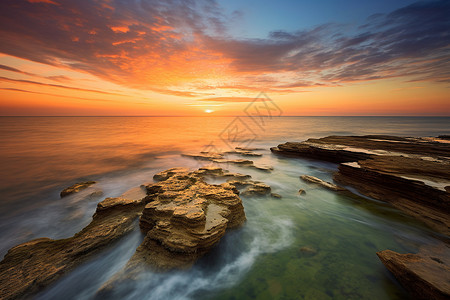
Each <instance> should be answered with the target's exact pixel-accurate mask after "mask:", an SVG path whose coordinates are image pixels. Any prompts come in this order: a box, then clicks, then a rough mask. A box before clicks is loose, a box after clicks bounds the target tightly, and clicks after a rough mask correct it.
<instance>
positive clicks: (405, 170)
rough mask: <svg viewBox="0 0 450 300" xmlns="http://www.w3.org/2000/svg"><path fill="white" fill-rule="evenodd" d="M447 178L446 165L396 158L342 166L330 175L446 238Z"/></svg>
mask: <svg viewBox="0 0 450 300" xmlns="http://www.w3.org/2000/svg"><path fill="white" fill-rule="evenodd" d="M449 178H450V164H449V163H448V162H433V161H425V160H421V159H415V158H409V157H399V156H395V157H392V156H391V157H390V156H379V157H374V158H372V159H369V160H364V161H359V162H358V163H343V164H341V165H340V166H339V172H337V173H336V174H335V175H334V180H335V181H336V182H340V183H343V184H345V185H350V186H353V187H355V188H356V189H357V190H358V191H359V192H361V193H363V194H365V195H367V196H370V197H373V198H375V199H378V200H381V201H385V202H389V203H391V204H392V205H393V206H395V207H396V208H398V209H400V210H402V211H404V212H405V213H407V214H409V215H411V216H413V217H415V218H416V219H419V220H421V221H422V222H424V223H425V224H427V225H428V226H429V227H430V228H433V229H434V230H436V231H438V232H441V233H443V234H446V235H450V214H449V212H450V193H449V192H448V191H447V190H446V189H445V186H446V185H447V184H446V182H447V180H448V179H449Z"/></svg>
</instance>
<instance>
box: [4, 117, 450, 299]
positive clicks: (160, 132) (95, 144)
mask: <svg viewBox="0 0 450 300" xmlns="http://www.w3.org/2000/svg"><path fill="white" fill-rule="evenodd" d="M233 121H235V119H234V118H210V117H206V118H146V117H98V118H97V117H50V118H46V117H38V118H34V117H26V118H22V117H20V118H19V117H14V118H10V117H4V118H3V117H2V118H0V138H1V140H2V143H1V144H0V153H1V164H2V166H3V168H2V169H1V170H0V174H1V179H2V181H1V182H2V183H1V186H0V192H1V195H2V201H1V203H0V217H1V221H0V232H1V236H2V244H1V245H0V252H1V255H4V254H5V253H6V251H7V249H9V248H10V247H12V246H14V245H15V244H18V243H21V242H24V241H27V240H30V239H32V238H37V237H42V236H46V237H51V238H63V237H68V236H71V235H73V234H74V233H76V232H78V231H79V230H80V229H81V228H83V227H84V226H85V225H87V224H88V223H89V222H90V220H91V216H92V214H93V212H94V211H95V206H96V204H97V203H98V202H99V201H101V200H102V199H103V198H104V197H111V196H119V195H120V194H122V193H123V192H125V191H126V190H128V189H130V188H133V187H135V186H139V185H140V184H142V183H144V182H151V178H152V176H153V174H154V173H156V172H158V171H160V170H164V169H167V168H170V167H176V166H187V167H190V168H197V167H199V166H201V165H202V163H199V162H198V161H195V160H193V159H190V158H186V157H182V156H180V153H182V152H198V151H201V150H211V146H208V145H210V143H211V142H213V144H214V147H215V148H217V149H218V150H226V149H227V147H228V144H231V146H236V145H237V146H239V145H242V146H245V145H250V146H255V147H261V148H264V149H266V150H261V151H259V152H260V153H262V154H263V156H262V157H260V158H258V157H257V158H251V159H253V160H254V161H255V164H257V165H258V164H261V165H271V166H273V167H274V171H273V172H272V173H265V172H261V171H258V170H255V169H248V168H242V167H238V166H233V165H225V166H223V167H227V168H228V169H230V170H231V171H236V172H240V173H245V174H250V175H252V177H253V178H254V179H256V180H261V181H264V182H266V183H268V184H270V185H271V186H272V189H273V192H275V193H278V194H280V195H282V196H283V198H282V199H274V198H270V197H267V198H250V197H247V198H246V197H243V201H244V207H245V212H246V215H247V219H248V221H247V223H246V224H245V226H244V227H243V228H241V229H239V230H235V231H232V232H230V233H229V234H227V235H226V237H225V238H224V239H223V240H222V241H221V242H220V244H219V245H218V246H217V247H215V248H214V249H213V251H212V252H211V253H210V254H208V255H207V256H206V257H204V258H202V259H201V260H200V261H199V262H198V263H197V264H196V265H195V266H194V267H193V268H192V269H190V270H187V271H179V272H171V273H169V274H154V273H150V272H149V273H145V274H142V276H141V278H139V279H138V280H136V281H134V282H127V283H124V284H122V285H118V286H117V287H116V288H115V291H114V292H115V294H114V296H115V298H117V299H255V298H257V299H362V298H363V299H404V298H405V297H406V295H405V293H404V291H403V290H402V289H401V288H400V287H399V286H398V285H397V284H396V283H395V280H393V279H392V277H391V276H390V274H389V273H388V272H387V271H386V269H385V268H384V266H383V265H382V264H381V263H380V262H379V260H378V258H377V256H376V255H375V252H376V251H380V250H384V249H392V250H395V251H400V252H408V251H415V250H416V249H417V247H418V246H419V245H421V244H424V243H433V241H434V238H433V237H432V236H431V232H430V231H429V230H427V229H426V228H424V227H423V226H422V225H421V224H419V223H418V222H416V221H414V220H413V219H411V218H410V217H408V216H405V215H404V214H402V213H401V212H399V211H397V210H396V209H393V208H392V207H390V206H389V205H386V204H383V203H381V202H378V201H374V200H370V199H365V198H363V197H357V196H355V197H349V196H342V195H337V194H335V193H333V192H330V191H327V190H323V189H320V188H316V187H314V186H311V185H308V184H307V183H304V182H302V181H300V180H299V176H300V175H302V174H308V175H313V176H316V177H319V178H321V179H324V180H327V181H331V178H332V173H333V171H335V170H336V168H337V166H336V165H335V164H331V163H324V162H319V161H313V160H306V159H295V158H282V157H277V156H274V155H272V154H271V153H270V151H269V150H268V148H269V147H272V146H276V145H277V144H279V143H282V142H285V141H295V140H298V141H301V140H304V139H306V138H309V137H322V136H327V135H332V134H334V135H338V134H395V135H402V136H435V135H439V134H450V127H449V124H450V122H449V121H450V119H449V118H406V117H403V118H394V117H383V118H376V117H282V118H276V119H275V118H274V119H272V120H269V121H267V122H266V123H265V124H264V126H262V127H260V126H257V125H256V124H255V123H252V122H253V120H252V119H250V118H241V119H239V121H240V122H244V123H245V126H247V127H242V126H241V127H242V128H244V129H247V131H248V132H247V133H246V134H245V135H244V136H243V137H242V139H235V140H232V139H229V136H230V130H229V129H230V127H229V124H230V123H232V122H233ZM248 129H249V130H248ZM84 179H89V180H96V181H98V184H96V185H95V186H94V187H95V188H96V189H101V190H102V191H103V195H101V196H97V197H92V196H88V193H87V192H85V193H83V192H81V193H79V194H76V195H71V196H68V197H65V198H63V199H60V198H59V192H60V190H61V189H62V188H64V187H66V186H69V185H71V184H73V183H75V182H77V181H79V180H84ZM299 189H304V190H305V191H306V194H305V195H301V196H299V195H298V193H297V191H298V190H299ZM136 228H137V225H136ZM142 238H143V237H142V236H141V234H140V232H139V230H138V229H136V230H135V231H134V232H133V233H131V234H129V235H128V236H126V237H125V238H123V239H121V240H119V241H118V242H117V243H115V244H114V245H111V248H110V249H107V250H105V251H103V252H102V253H100V254H98V255H97V256H95V257H94V258H93V259H91V260H90V261H89V262H87V263H85V264H84V265H82V266H80V267H79V268H77V269H76V270H74V271H73V272H71V273H70V274H68V275H66V276H65V277H64V278H62V279H61V280H59V281H58V282H56V283H55V284H54V285H52V286H51V287H49V288H47V289H46V290H44V291H43V292H42V293H40V294H39V295H38V296H37V298H38V299H61V298H65V299H92V298H94V297H95V294H96V291H97V290H98V289H99V288H100V287H101V286H102V284H103V283H104V282H106V281H107V280H108V279H109V278H110V276H112V274H114V273H115V272H116V271H117V270H119V269H120V268H121V267H122V266H123V265H124V264H125V263H126V261H127V260H128V259H129V258H130V257H131V256H132V255H133V253H134V250H135V249H136V247H137V245H139V243H140V242H141V241H142Z"/></svg>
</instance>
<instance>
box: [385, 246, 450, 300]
mask: <svg viewBox="0 0 450 300" xmlns="http://www.w3.org/2000/svg"><path fill="white" fill-rule="evenodd" d="M377 255H378V257H379V258H380V260H381V262H382V263H383V264H384V265H385V266H386V268H387V269H388V270H389V271H391V273H392V274H394V276H395V277H396V278H397V280H398V281H399V282H400V283H401V284H402V285H403V287H405V289H406V290H408V291H409V292H410V293H411V296H413V297H414V298H415V299H436V300H440V299H450V248H449V246H448V245H446V244H441V245H438V246H426V247H422V248H421V249H420V251H419V253H417V254H399V253H396V252H394V251H391V250H384V251H381V252H377Z"/></svg>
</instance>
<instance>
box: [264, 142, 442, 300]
mask: <svg viewBox="0 0 450 300" xmlns="http://www.w3.org/2000/svg"><path fill="white" fill-rule="evenodd" d="M271 151H272V152H273V153H275V154H279V155H284V156H291V157H304V158H311V159H319V160H324V161H329V162H334V163H339V168H338V171H337V172H336V173H335V174H334V177H333V179H334V181H336V182H338V183H340V184H343V185H345V186H351V187H353V188H355V189H357V190H358V191H359V192H360V193H362V194H364V195H367V196H369V197H372V198H375V199H377V200H381V201H385V202H389V203H391V204H392V205H393V206H395V207H396V208H398V209H400V210H402V211H404V212H405V213H407V214H409V215H411V216H413V217H415V218H416V219H418V220H420V221H422V222H423V223H425V224H426V225H428V226H429V227H430V228H432V229H434V230H435V231H436V232H438V233H439V234H438V235H437V236H438V237H440V238H441V239H442V240H443V241H444V243H442V245H439V246H424V247H422V248H421V249H420V251H419V253H417V254H399V253H396V252H393V251H391V250H384V251H381V252H378V253H377V255H378V257H379V258H380V260H381V261H382V262H383V264H384V265H385V266H386V267H387V268H388V269H389V270H390V271H391V272H392V273H393V274H394V276H395V277H396V278H397V279H398V281H399V282H400V283H401V284H402V285H403V286H404V287H405V288H406V289H407V290H409V291H410V293H411V295H412V296H413V297H414V298H417V299H450V268H449V266H450V260H449V258H450V250H449V245H448V241H449V235H450V143H449V142H448V140H446V139H444V138H442V137H439V138H406V137H395V136H378V135H369V136H329V137H325V138H321V139H309V140H307V141H304V142H300V143H290V142H288V143H285V144H281V145H278V147H273V148H271ZM302 179H303V180H307V181H309V182H313V183H317V184H321V185H322V186H324V187H327V185H329V186H330V187H334V186H335V185H334V184H332V183H327V182H323V181H322V180H320V179H318V178H309V177H308V178H307V177H303V178H302ZM331 189H333V188H331Z"/></svg>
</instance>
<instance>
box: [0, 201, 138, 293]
mask: <svg viewBox="0 0 450 300" xmlns="http://www.w3.org/2000/svg"><path fill="white" fill-rule="evenodd" d="M136 194H137V193H136ZM144 196H145V194H143V193H141V194H140V197H138V198H134V199H125V198H106V199H105V200H103V201H102V202H100V203H99V204H98V206H97V210H96V212H95V214H94V216H93V219H92V222H91V223H90V224H89V225H88V226H86V227H85V228H84V229H83V230H81V231H80V232H78V233H77V234H75V235H74V236H73V237H70V238H67V239H61V240H52V239H49V238H40V239H35V240H32V241H29V242H26V243H23V244H20V245H18V246H16V247H13V248H11V249H10V250H9V251H8V253H7V254H6V255H5V257H4V259H3V260H2V261H1V262H0V299H16V298H26V297H28V296H30V295H32V294H33V293H36V292H38V291H39V290H40V289H41V288H42V287H45V286H47V285H49V284H51V283H52V282H54V281H56V280H57V279H59V278H60V277H61V276H63V275H64V274H66V273H67V272H69V271H70V270H72V269H73V268H75V267H76V266H78V265H80V264H81V263H83V262H85V261H86V260H87V259H89V258H90V257H91V256H92V255H94V254H96V253H98V252H99V251H100V250H101V249H103V248H105V247H106V246H110V245H111V243H112V242H114V241H115V240H117V239H118V238H120V237H122V236H124V235H125V234H126V233H128V232H130V231H131V230H132V229H133V227H134V226H133V221H134V220H135V219H136V218H137V217H138V213H139V212H140V211H142V209H143V206H144V203H143V200H142V199H143V197H144Z"/></svg>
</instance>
